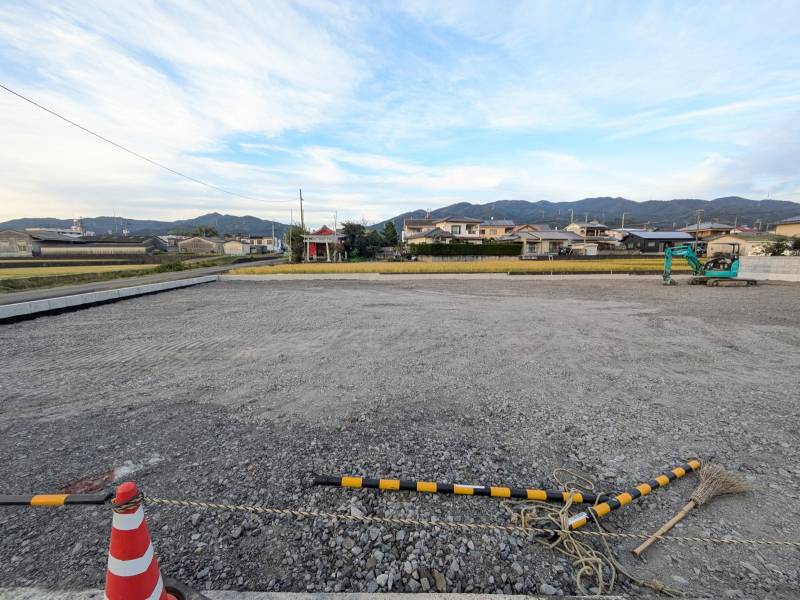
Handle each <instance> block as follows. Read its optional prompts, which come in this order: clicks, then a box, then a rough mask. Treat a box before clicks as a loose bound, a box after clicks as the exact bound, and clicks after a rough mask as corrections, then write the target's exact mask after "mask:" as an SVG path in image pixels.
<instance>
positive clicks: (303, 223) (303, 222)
mask: <svg viewBox="0 0 800 600" xmlns="http://www.w3.org/2000/svg"><path fill="white" fill-rule="evenodd" d="M300 229H302V230H303V235H305V234H306V219H305V215H304V213H303V189H302V188H300ZM302 256H303V258H302V261H301V262H306V259H307V257H306V244H303V254H302Z"/></svg>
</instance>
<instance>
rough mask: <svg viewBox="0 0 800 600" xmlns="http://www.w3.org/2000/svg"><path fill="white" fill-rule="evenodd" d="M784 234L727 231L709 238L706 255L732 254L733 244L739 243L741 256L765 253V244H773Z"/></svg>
mask: <svg viewBox="0 0 800 600" xmlns="http://www.w3.org/2000/svg"><path fill="white" fill-rule="evenodd" d="M779 239H783V237H782V236H779V235H776V234H774V233H750V234H747V233H727V234H723V235H718V236H715V237H712V238H708V240H707V241H706V255H707V256H714V255H716V254H730V253H731V250H733V246H732V244H739V255H740V256H759V255H762V254H764V246H767V245H769V244H771V243H772V242H775V241H777V240H779Z"/></svg>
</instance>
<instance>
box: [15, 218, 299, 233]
mask: <svg viewBox="0 0 800 600" xmlns="http://www.w3.org/2000/svg"><path fill="white" fill-rule="evenodd" d="M82 221H83V228H84V229H85V230H86V231H93V232H95V233H96V234H97V235H101V234H107V233H120V234H121V233H122V231H123V230H127V231H128V232H129V233H131V234H135V235H151V234H152V235H164V234H168V233H184V232H188V231H191V230H192V229H194V228H195V227H199V226H201V225H205V226H210V227H213V228H214V229H216V230H217V232H218V233H219V234H220V235H224V234H226V233H231V234H238V233H240V234H262V235H271V234H272V226H273V225H274V226H275V235H276V236H279V237H281V236H283V233H284V232H285V231H286V228H287V227H288V225H286V224H284V223H279V222H278V221H268V220H265V219H259V218H258V217H251V216H244V217H237V216H235V215H222V214H220V213H216V212H214V213H209V214H207V215H201V216H199V217H195V218H194V219H185V220H180V221H151V220H147V219H126V218H124V217H92V218H84V219H82ZM70 225H72V221H71V220H70V219H50V218H30V219H13V220H11V221H6V222H5V223H0V229H25V228H27V227H59V228H66V227H69V226H70Z"/></svg>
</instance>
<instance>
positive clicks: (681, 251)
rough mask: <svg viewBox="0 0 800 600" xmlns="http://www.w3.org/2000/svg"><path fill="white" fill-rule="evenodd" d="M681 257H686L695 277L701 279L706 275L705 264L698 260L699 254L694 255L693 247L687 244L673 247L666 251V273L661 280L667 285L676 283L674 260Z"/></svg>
mask: <svg viewBox="0 0 800 600" xmlns="http://www.w3.org/2000/svg"><path fill="white" fill-rule="evenodd" d="M680 256H682V257H684V258H685V259H686V262H688V263H689V266H690V267H692V274H693V275H695V276H696V277H700V276H702V275H704V274H705V268H704V267H703V263H701V262H700V259H699V258H697V254H695V253H694V249H693V248H692V247H691V246H689V245H686V244H682V245H680V246H673V247H672V248H666V249H665V250H664V272H663V273H662V275H661V278H662V279H663V280H664V284H665V285H673V284H674V283H675V282H674V281H673V280H672V258H673V257H680Z"/></svg>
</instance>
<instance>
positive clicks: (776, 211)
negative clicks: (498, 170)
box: [372, 196, 800, 231]
mask: <svg viewBox="0 0 800 600" xmlns="http://www.w3.org/2000/svg"><path fill="white" fill-rule="evenodd" d="M570 210H572V212H573V219H574V220H575V221H582V220H583V219H585V218H587V217H588V218H589V219H590V220H591V219H597V220H598V221H603V222H605V224H606V225H609V226H611V227H619V226H620V225H621V222H622V214H623V213H625V226H626V227H636V226H639V227H641V226H643V225H645V224H649V225H651V226H654V227H658V228H659V229H672V228H673V227H675V228H680V227H685V226H686V225H689V224H692V223H694V222H695V211H696V210H702V211H703V213H702V217H701V219H702V220H703V221H717V222H720V223H730V224H734V222H736V223H738V224H739V225H743V224H748V225H753V224H755V223H756V222H757V221H761V225H762V227H764V226H766V225H767V224H769V223H775V222H777V221H780V220H782V219H787V218H789V217H794V216H797V215H800V203H797V202H788V201H786V200H750V199H748V198H741V197H739V196H727V197H724V198H716V199H714V200H700V199H693V198H685V199H683V198H681V199H673V200H648V201H646V202H634V201H633V200H628V199H626V198H610V197H600V198H584V199H583V200H577V201H574V202H549V201H547V200H539V201H538V202H529V201H528V200H496V201H494V202H488V203H486V204H471V203H469V202H459V203H457V204H451V205H450V206H445V207H442V208H437V209H436V210H432V211H430V216H431V218H443V217H448V216H459V217H472V218H476V219H485V220H489V219H491V218H492V217H494V218H495V219H512V220H513V221H514V222H516V223H547V224H548V225H551V226H553V227H563V226H565V225H567V224H568V223H569V221H570ZM426 214H427V212H426V211H424V210H414V211H410V212H406V213H403V214H400V215H397V216H396V217H392V218H391V219H387V220H386V221H382V222H380V223H376V224H375V225H373V226H372V227H373V228H377V229H382V228H383V226H384V225H385V224H386V222H387V221H392V222H394V225H395V227H396V228H397V230H398V231H400V230H401V229H402V228H403V220H404V219H424V218H425V217H426Z"/></svg>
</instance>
